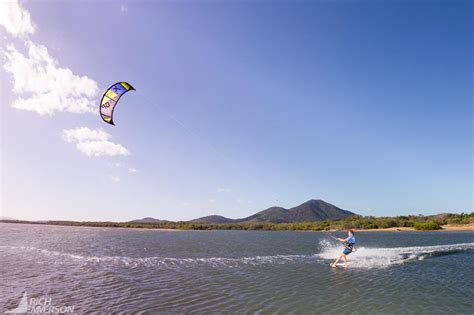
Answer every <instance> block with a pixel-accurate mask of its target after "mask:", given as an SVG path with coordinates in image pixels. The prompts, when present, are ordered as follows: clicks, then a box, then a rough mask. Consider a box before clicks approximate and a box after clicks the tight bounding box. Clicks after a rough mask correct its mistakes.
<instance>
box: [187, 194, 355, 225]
mask: <svg viewBox="0 0 474 315" xmlns="http://www.w3.org/2000/svg"><path fill="white" fill-rule="evenodd" d="M353 215H356V214H355V213H353V212H351V211H347V210H343V209H341V208H338V207H336V206H334V205H332V204H330V203H327V202H325V201H323V200H314V199H313V200H309V201H307V202H305V203H303V204H301V205H299V206H296V207H293V208H290V209H285V208H282V207H271V208H268V209H266V210H263V211H260V212H257V213H255V214H254V215H251V216H248V217H245V218H241V219H229V218H226V217H223V216H218V215H211V216H207V217H202V218H198V219H194V220H191V221H188V222H191V223H198V222H199V223H214V224H216V223H243V222H271V223H290V222H302V221H322V220H337V219H343V218H346V217H350V216H353Z"/></svg>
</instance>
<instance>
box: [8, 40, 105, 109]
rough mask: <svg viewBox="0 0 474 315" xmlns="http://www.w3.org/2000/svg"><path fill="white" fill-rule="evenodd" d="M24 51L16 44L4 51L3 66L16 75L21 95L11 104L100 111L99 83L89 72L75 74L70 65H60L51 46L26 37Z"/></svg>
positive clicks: (27, 106) (18, 92)
mask: <svg viewBox="0 0 474 315" xmlns="http://www.w3.org/2000/svg"><path fill="white" fill-rule="evenodd" d="M25 46H26V49H27V51H28V52H27V54H26V55H23V54H22V53H21V52H19V51H18V50H17V49H16V47H15V46H14V45H13V44H9V45H7V48H6V51H3V53H4V55H5V57H6V62H5V64H4V65H3V68H4V69H5V71H6V72H8V73H10V74H11V75H12V77H13V92H14V93H16V94H19V97H18V98H17V99H16V100H15V101H14V102H13V104H12V106H13V107H14V108H17V109H22V110H27V111H33V112H36V113H38V114H40V115H53V114H54V113H56V112H70V113H75V114H80V113H87V112H89V113H95V112H96V111H97V104H96V103H97V94H98V92H99V89H98V86H97V83H96V82H95V81H94V80H92V79H90V78H88V77H87V76H78V75H75V74H74V73H73V72H72V71H71V70H70V69H68V68H60V67H59V66H58V61H57V60H56V59H54V58H53V57H51V56H50V55H49V53H48V49H47V48H46V47H45V46H43V45H37V44H35V43H33V42H31V41H26V42H25Z"/></svg>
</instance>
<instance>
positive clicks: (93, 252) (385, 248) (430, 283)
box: [0, 224, 474, 314]
mask: <svg viewBox="0 0 474 315" xmlns="http://www.w3.org/2000/svg"><path fill="white" fill-rule="evenodd" d="M333 235H335V236H339V237H342V236H344V234H343V233H335V234H333ZM356 238H357V251H356V252H355V253H353V254H351V255H350V256H349V261H350V266H349V268H347V269H344V268H336V269H332V268H330V267H329V266H328V265H329V263H330V262H331V261H332V260H333V259H334V258H335V257H336V256H337V255H338V254H339V253H340V251H341V250H342V247H341V245H339V244H336V243H335V241H334V240H333V239H331V238H330V237H329V236H328V235H327V234H325V233H321V232H262V231H157V230H144V229H117V228H115V229H114V228H80V227H62V226H43V225H23V224H0V311H1V312H4V311H7V310H11V309H14V308H15V307H17V306H18V305H19V302H20V300H21V298H22V296H23V295H24V293H25V292H27V296H28V298H29V299H31V298H40V297H46V298H50V299H51V301H52V302H51V303H52V304H54V305H69V306H71V305H73V306H74V311H75V312H78V313H88V312H101V313H102V312H104V313H111V312H112V313H115V312H124V313H129V312H138V313H195V314H208V313H226V314H229V313H230V314H242V313H247V314H250V313H261V314H269V313H272V314H274V313H276V314H290V313H292V314H433V313H436V314H442V313H451V314H474V305H473V293H474V276H473V274H474V273H473V270H474V261H473V258H474V233H473V232H401V233H382V232H369V233H357V234H356Z"/></svg>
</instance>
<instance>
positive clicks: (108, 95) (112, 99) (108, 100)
mask: <svg viewBox="0 0 474 315" xmlns="http://www.w3.org/2000/svg"><path fill="white" fill-rule="evenodd" d="M131 90H134V91H135V89H134V88H133V86H131V85H130V84H128V83H127V82H117V83H115V84H114V85H112V86H111V87H109V88H108V89H107V91H105V93H104V95H102V99H101V100H100V116H101V117H102V119H103V120H104V121H105V122H106V123H109V124H111V125H114V126H115V124H114V121H113V115H114V108H115V105H117V103H118V101H119V99H120V98H121V97H122V95H124V94H125V93H127V92H128V91H131Z"/></svg>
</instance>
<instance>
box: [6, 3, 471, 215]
mask: <svg viewBox="0 0 474 315" xmlns="http://www.w3.org/2000/svg"><path fill="white" fill-rule="evenodd" d="M2 6H3V8H2V10H0V12H2V13H0V32H1V34H0V36H2V44H1V45H2V46H1V50H2V51H1V52H2V58H1V62H2V65H3V66H2V69H1V70H0V80H1V148H2V156H1V157H2V160H1V167H2V169H1V173H2V175H1V176H2V178H1V179H2V181H1V184H2V187H1V197H2V201H1V202H2V216H9V217H15V218H21V219H74V220H119V221H121V220H130V219H135V218H140V217H145V216H153V217H156V218H163V219H170V220H181V219H183V220H186V219H192V218H195V217H199V216H203V215H208V214H220V215H224V216H227V217H232V218H237V217H243V216H247V215H250V214H252V213H254V212H256V211H259V210H262V209H265V208H267V207H270V206H274V205H280V206H284V207H292V206H295V205H298V204H300V203H302V202H304V201H306V200H308V199H324V200H326V201H328V202H330V203H333V204H335V205H337V206H339V207H341V208H344V209H348V210H352V211H355V212H357V213H360V214H364V215H402V214H418V213H421V214H432V213H437V212H443V211H452V212H461V211H472V208H473V199H472V198H473V185H472V180H473V156H472V146H473V127H472V120H473V113H472V83H473V82H472V69H473V67H472V66H473V65H472V53H473V51H472V12H473V11H472V2H470V1H391V2H383V3H381V2H380V1H311V2H309V1H307V2H306V1H298V2H294V1H288V2H285V1H278V2H270V1H266V2H260V1H258V2H257V1H242V2H237V1H227V2H217V1H193V2H191V1H180V2H151V1H150V2H112V1H103V2H90V1H82V2H74V3H71V2H67V3H66V2H32V1H25V2H20V3H18V2H16V1H11V2H6V3H2ZM121 80H124V81H128V82H129V83H131V84H132V85H133V86H134V87H135V88H136V89H137V91H136V92H130V93H128V94H127V95H125V96H124V97H123V98H122V100H121V101H120V103H119V105H118V106H117V109H116V112H115V118H114V120H115V122H116V126H115V127H114V126H109V125H107V124H105V123H104V122H102V121H101V119H100V116H99V115H98V113H97V107H98V102H99V100H100V96H101V93H102V92H103V89H104V88H107V87H108V86H110V85H111V84H113V83H115V82H117V81H121ZM68 135H69V136H68Z"/></svg>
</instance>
